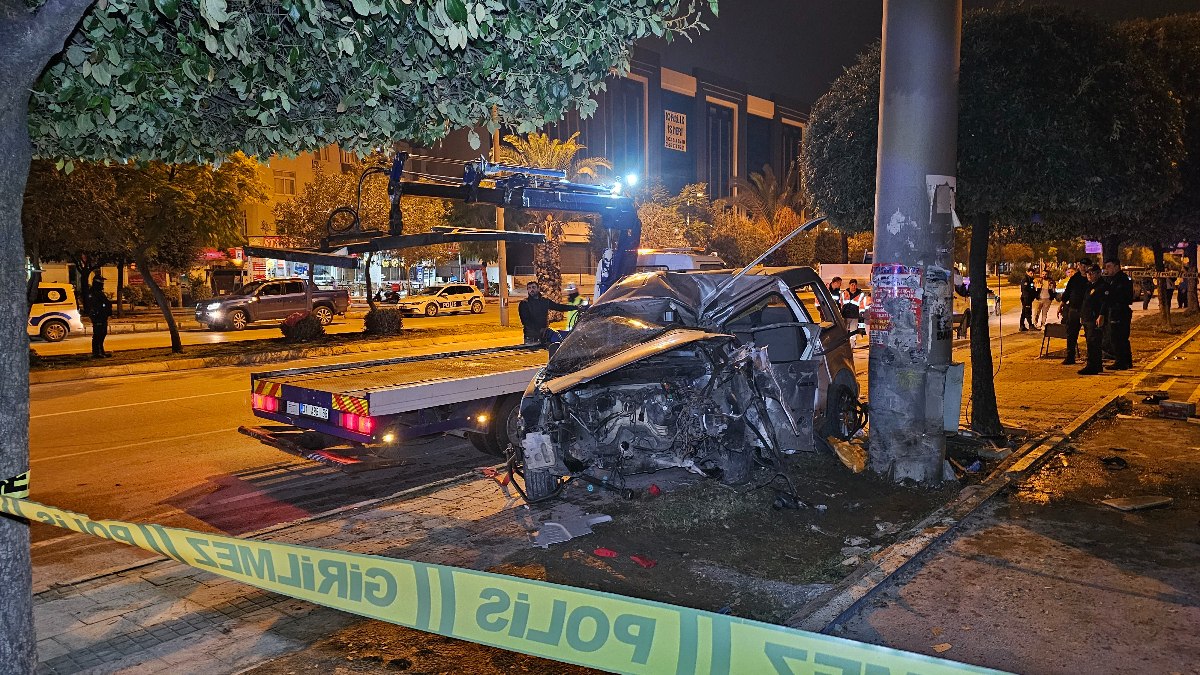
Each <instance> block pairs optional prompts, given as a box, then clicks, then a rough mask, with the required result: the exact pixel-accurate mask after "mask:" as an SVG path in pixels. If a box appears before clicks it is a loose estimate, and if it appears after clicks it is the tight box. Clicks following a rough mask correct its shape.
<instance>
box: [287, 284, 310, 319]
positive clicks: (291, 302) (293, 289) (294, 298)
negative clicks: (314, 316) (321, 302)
mask: <svg viewBox="0 0 1200 675" xmlns="http://www.w3.org/2000/svg"><path fill="white" fill-rule="evenodd" d="M305 283H306V282H303V281H285V282H283V293H282V294H281V299H280V302H279V311H280V312H281V316H280V317H279V318H281V319H286V318H287V317H288V316H290V315H291V314H292V313H293V312H303V311H306V310H309V309H312V308H311V307H309V306H308V293H306V292H305V290H304V284H305Z"/></svg>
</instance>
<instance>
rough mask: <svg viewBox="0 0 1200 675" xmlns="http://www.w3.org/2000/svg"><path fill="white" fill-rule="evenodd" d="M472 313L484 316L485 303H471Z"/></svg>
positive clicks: (477, 301)
mask: <svg viewBox="0 0 1200 675" xmlns="http://www.w3.org/2000/svg"><path fill="white" fill-rule="evenodd" d="M471 313H472V314H483V303H482V302H480V301H479V300H472V301H471Z"/></svg>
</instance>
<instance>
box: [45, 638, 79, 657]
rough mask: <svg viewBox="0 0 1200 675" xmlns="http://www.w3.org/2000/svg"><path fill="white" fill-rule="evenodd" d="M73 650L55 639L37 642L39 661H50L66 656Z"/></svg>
mask: <svg viewBox="0 0 1200 675" xmlns="http://www.w3.org/2000/svg"><path fill="white" fill-rule="evenodd" d="M70 651H71V650H69V649H67V648H66V646H64V645H63V644H62V643H61V642H58V641H56V640H55V639H54V638H45V639H42V640H38V642H37V657H38V661H49V660H50V659H56V658H58V657H60V656H65V655H66V654H68V653H70Z"/></svg>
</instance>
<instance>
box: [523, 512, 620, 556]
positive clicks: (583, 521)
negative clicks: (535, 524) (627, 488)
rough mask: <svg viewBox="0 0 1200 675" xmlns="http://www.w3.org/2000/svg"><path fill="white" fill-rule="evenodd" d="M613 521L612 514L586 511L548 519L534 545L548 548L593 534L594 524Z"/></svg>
mask: <svg viewBox="0 0 1200 675" xmlns="http://www.w3.org/2000/svg"><path fill="white" fill-rule="evenodd" d="M611 521H612V516H606V515H603V514H600V515H597V514H594V513H584V514H582V515H579V516H574V517H571V518H563V519H561V521H558V522H556V521H552V520H548V521H546V522H544V523H542V529H541V530H539V531H538V534H537V539H535V540H534V542H533V545H534V546H541V547H542V548H547V547H549V546H550V545H551V544H561V543H563V542H564V541H570V540H572V539H574V538H575V537H582V536H584V535H585V534H591V533H592V525H599V524H600V523H608V522H611Z"/></svg>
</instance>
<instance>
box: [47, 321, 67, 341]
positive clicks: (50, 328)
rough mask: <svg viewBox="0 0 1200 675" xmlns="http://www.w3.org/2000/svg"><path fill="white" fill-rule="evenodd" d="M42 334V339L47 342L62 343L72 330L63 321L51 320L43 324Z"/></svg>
mask: <svg viewBox="0 0 1200 675" xmlns="http://www.w3.org/2000/svg"><path fill="white" fill-rule="evenodd" d="M40 332H41V335H42V339H43V340H45V341H46V342H62V340H63V338H65V337H67V333H69V332H71V329H70V328H68V327H67V324H65V323H63V322H62V321H58V320H57V319H51V320H50V321H47V322H46V323H43V324H42V330H41V331H40Z"/></svg>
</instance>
